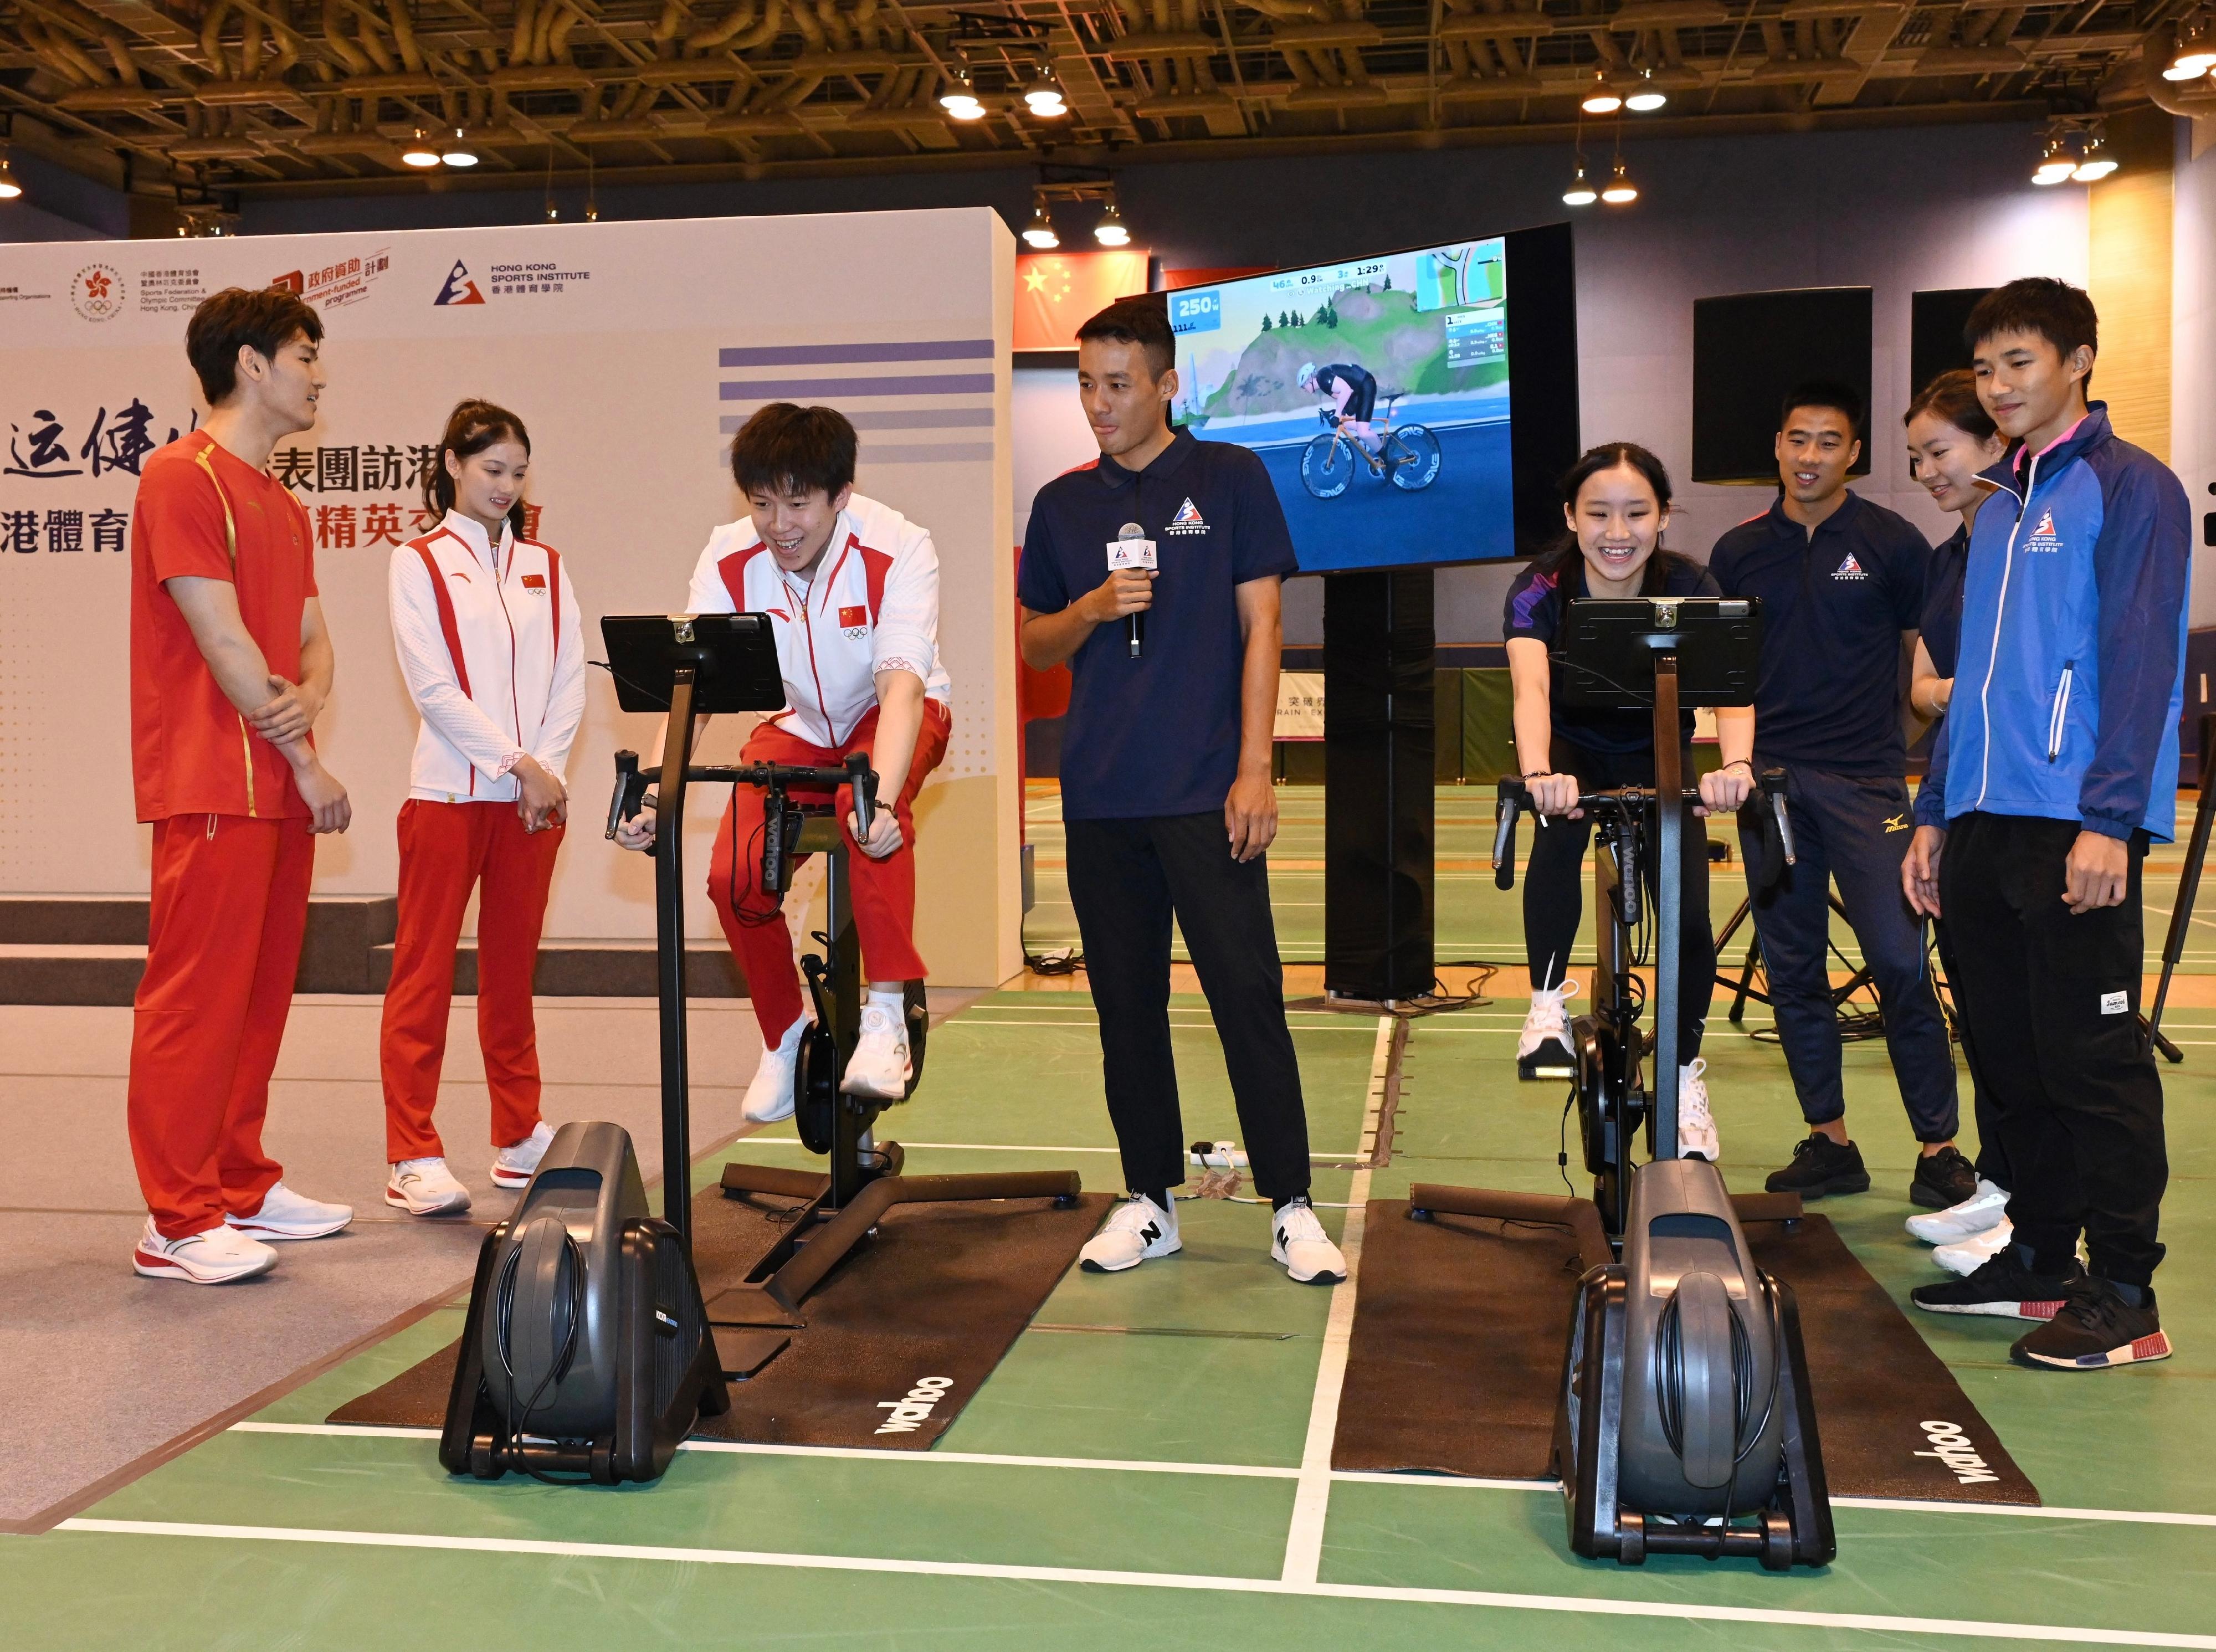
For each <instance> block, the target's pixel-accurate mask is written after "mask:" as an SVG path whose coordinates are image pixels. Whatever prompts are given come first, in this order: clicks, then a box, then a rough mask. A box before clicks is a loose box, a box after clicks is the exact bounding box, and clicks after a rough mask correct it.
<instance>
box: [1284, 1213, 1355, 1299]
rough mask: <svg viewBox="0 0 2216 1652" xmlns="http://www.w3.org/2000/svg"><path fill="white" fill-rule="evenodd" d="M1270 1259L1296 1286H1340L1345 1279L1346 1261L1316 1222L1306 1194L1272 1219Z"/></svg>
mask: <svg viewBox="0 0 2216 1652" xmlns="http://www.w3.org/2000/svg"><path fill="white" fill-rule="evenodd" d="M1270 1260H1271V1261H1273V1262H1277V1263H1278V1264H1280V1265H1281V1266H1282V1267H1283V1268H1284V1270H1285V1272H1286V1273H1290V1274H1291V1275H1292V1277H1293V1281H1294V1283H1295V1284H1296V1285H1337V1284H1339V1283H1340V1282H1341V1281H1342V1280H1344V1279H1345V1278H1346V1258H1345V1257H1344V1256H1342V1255H1340V1254H1339V1247H1338V1246H1337V1245H1334V1244H1333V1243H1332V1242H1331V1236H1330V1235H1328V1234H1327V1233H1326V1232H1325V1231H1324V1230H1323V1224H1322V1223H1320V1222H1319V1221H1317V1220H1316V1213H1315V1207H1314V1205H1310V1204H1309V1203H1308V1195H1307V1194H1306V1193H1302V1195H1301V1196H1300V1197H1299V1198H1297V1199H1294V1200H1293V1202H1292V1203H1291V1204H1290V1205H1286V1206H1285V1208H1284V1209H1283V1210H1281V1211H1277V1212H1276V1213H1275V1214H1274V1215H1273V1216H1272V1217H1271V1220H1270Z"/></svg>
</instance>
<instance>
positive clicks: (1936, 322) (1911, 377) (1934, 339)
mask: <svg viewBox="0 0 2216 1652" xmlns="http://www.w3.org/2000/svg"><path fill="white" fill-rule="evenodd" d="M1991 291H1992V288H1991V287H1940V288H1938V289H1936V291H1933V292H1930V293H1917V294H1915V295H1914V296H1913V297H1912V298H1911V299H1909V301H1908V389H1909V393H1910V394H1911V395H1913V394H1915V392H1916V391H1919V390H1922V389H1923V388H1924V385H1928V384H1930V382H1931V381H1932V380H1933V379H1936V378H1937V377H1938V376H1939V375H1940V374H1941V373H1948V372H1951V371H1952V370H1953V369H1954V368H1956V367H1968V366H1969V365H1970V347H1969V346H1968V345H1967V344H1965V343H1964V342H1962V329H1963V328H1964V327H1966V326H1967V325H1968V324H1969V320H1970V311H1973V310H1974V309H1976V308H1977V307H1978V300H1979V299H1982V298H1984V297H1985V294H1986V293H1990V292H1991Z"/></svg>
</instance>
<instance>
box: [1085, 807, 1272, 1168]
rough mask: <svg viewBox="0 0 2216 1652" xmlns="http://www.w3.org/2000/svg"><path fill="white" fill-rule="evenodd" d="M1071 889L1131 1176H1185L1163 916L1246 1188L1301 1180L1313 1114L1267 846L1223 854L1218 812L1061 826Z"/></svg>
mask: <svg viewBox="0 0 2216 1652" xmlns="http://www.w3.org/2000/svg"><path fill="white" fill-rule="evenodd" d="M1068 841H1069V899H1070V904H1071V905H1073V906H1074V907H1075V908H1076V909H1077V927H1078V931H1079V933H1080V935H1081V936H1082V937H1083V940H1084V945H1085V972H1086V977H1087V978H1088V979H1089V980H1090V982H1091V983H1092V986H1093V1007H1094V1008H1096V1009H1097V1010H1099V1014H1100V1070H1101V1075H1102V1076H1103V1078H1104V1079H1105V1081H1106V1085H1107V1091H1108V1117H1109V1119H1110V1121H1111V1123H1112V1124H1113V1125H1115V1127H1116V1140H1117V1144H1118V1145H1119V1146H1120V1147H1121V1148H1122V1150H1123V1185H1124V1186H1125V1187H1131V1188H1138V1189H1145V1188H1150V1187H1176V1186H1178V1185H1179V1183H1180V1182H1182V1181H1184V1180H1185V1149H1186V1143H1185V1128H1184V1123H1183V1120H1182V1119H1181V1118H1180V1116H1179V1110H1178V1087H1177V1063H1176V1062H1175V1060H1174V1058H1173V1057H1172V1054H1171V1050H1170V1017H1169V1000H1170V919H1171V915H1172V914H1173V913H1174V914H1175V915H1176V919H1177V925H1178V928H1179V929H1180V930H1181V931H1183V932H1184V934H1185V949H1186V951H1187V952H1190V953H1191V956H1192V964H1193V969H1194V970H1195V971H1196V972H1197V974H1198V975H1199V977H1200V988H1201V990H1202V991H1203V993H1205V994H1206V995H1207V996H1208V1008H1209V1012H1210V1015H1211V1016H1212V1017H1213V1018H1214V1020H1215V1022H1216V1037H1217V1038H1218V1039H1220V1040H1222V1045H1223V1060H1224V1064H1225V1066H1227V1067H1228V1069H1230V1073H1231V1093H1232V1096H1233V1098H1234V1100H1235V1101H1236V1102H1237V1104H1238V1107H1239V1129H1240V1135H1241V1136H1242V1137H1244V1138H1245V1143H1244V1144H1245V1146H1246V1153H1247V1157H1248V1162H1250V1163H1251V1164H1252V1165H1253V1171H1254V1188H1255V1191H1256V1192H1257V1193H1260V1194H1261V1195H1262V1196H1263V1197H1265V1198H1266V1199H1288V1198H1290V1197H1291V1196H1293V1195H1294V1194H1296V1193H1306V1192H1307V1191H1308V1113H1307V1111H1306V1108H1305V1106H1304V1105H1303V1103H1302V1098H1301V1073H1300V1068H1299V1066H1298V1065H1297V1064H1296V1063H1295V1061H1294V1059H1293V1035H1292V1033H1291V1032H1290V1030H1289V1029H1288V1028H1287V1026H1286V1025H1285V996H1284V971H1283V968H1282V967H1281V966H1280V965H1279V964H1278V961H1277V925H1276V923H1275V922H1274V921H1273V920H1272V919H1271V915H1270V874H1269V871H1268V866H1267V857H1266V856H1259V855H1258V856H1257V857H1255V859H1253V860H1249V861H1247V862H1246V863H1245V864H1244V865H1241V864H1240V862H1238V861H1236V860H1233V859H1232V858H1231V847H1230V844H1229V842H1228V840H1227V838H1226V836H1225V833H1224V826H1223V811H1222V810H1213V811H1210V812H1209V813H1207V814H1204V815H1166V816H1159V817H1154V818H1151V819H1144V820H1073V821H1071V822H1070V823H1068Z"/></svg>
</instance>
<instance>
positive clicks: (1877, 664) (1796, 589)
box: [1708, 383, 1977, 1210]
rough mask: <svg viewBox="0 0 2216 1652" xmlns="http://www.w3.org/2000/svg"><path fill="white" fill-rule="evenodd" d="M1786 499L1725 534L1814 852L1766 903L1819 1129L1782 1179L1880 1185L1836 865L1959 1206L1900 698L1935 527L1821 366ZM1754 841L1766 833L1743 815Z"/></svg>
mask: <svg viewBox="0 0 2216 1652" xmlns="http://www.w3.org/2000/svg"><path fill="white" fill-rule="evenodd" d="M1780 411H1781V416H1780V418H1779V420H1778V429H1777V441H1776V452H1777V472H1778V481H1779V484H1780V485H1779V490H1778V495H1777V500H1776V503H1775V504H1773V505H1771V506H1770V509H1769V510H1768V511H1766V512H1764V514H1763V515H1760V516H1757V517H1756V518H1755V519H1754V520H1753V521H1747V522H1742V523H1740V524H1739V526H1738V527H1734V528H1733V529H1732V530H1731V531H1730V532H1729V533H1726V534H1725V535H1724V536H1723V538H1721V539H1719V540H1717V541H1716V547H1715V549H1714V552H1711V553H1710V555H1709V558H1708V571H1709V573H1711V574H1712V575H1714V577H1715V582H1716V584H1717V585H1718V587H1719V588H1720V589H1721V590H1722V591H1723V594H1724V595H1726V596H1751V597H1758V598H1760V599H1761V601H1762V613H1763V627H1762V663H1761V668H1760V675H1759V677H1758V678H1757V681H1756V685H1755V691H1754V755H1755V762H1756V764H1757V767H1769V766H1770V765H1772V764H1776V765H1781V766H1782V767H1784V768H1785V769H1786V771H1787V773H1788V777H1789V790H1788V799H1787V800H1788V806H1789V807H1790V808H1791V810H1792V812H1793V834H1794V839H1795V841H1796V846H1797V848H1798V852H1799V853H1798V859H1797V860H1796V863H1795V864H1794V865H1793V866H1789V867H1788V868H1786V869H1785V871H1784V872H1783V874H1782V876H1781V877H1780V878H1779V879H1778V881H1777V883H1776V886H1775V887H1774V888H1772V889H1771V890H1770V891H1768V892H1767V893H1766V894H1764V895H1761V896H1757V897H1756V900H1755V903H1754V927H1755V933H1756V934H1757V935H1759V936H1760V937H1761V940H1762V958H1763V965H1764V969H1765V970H1766V971H1767V972H1768V974H1769V977H1770V1007H1771V1008H1772V1009H1773V1010H1774V1011H1775V1012H1776V1017H1777V1041H1778V1043H1779V1044H1781V1045H1783V1046H1784V1050H1785V1064H1786V1066H1787V1068H1788V1069H1790V1071H1791V1072H1792V1075H1793V1088H1794V1091H1795V1092H1796V1093H1797V1094H1798V1095H1799V1097H1800V1113H1801V1117H1802V1118H1803V1119H1806V1120H1807V1125H1808V1135H1807V1138H1806V1139H1805V1140H1803V1141H1802V1142H1801V1143H1800V1145H1799V1146H1798V1147H1796V1148H1794V1150H1793V1162H1792V1163H1790V1164H1789V1165H1787V1166H1786V1167H1785V1168H1783V1169H1781V1170H1778V1171H1776V1173H1774V1174H1772V1175H1771V1176H1770V1179H1769V1183H1768V1186H1769V1187H1770V1191H1771V1192H1772V1193H1799V1194H1800V1195H1801V1196H1802V1197H1804V1198H1808V1199H1819V1198H1821V1197H1823V1196H1824V1195H1825V1194H1827V1193H1862V1192H1866V1191H1867V1190H1868V1187H1869V1185H1870V1179H1869V1171H1868V1168H1867V1167H1866V1166H1865V1165H1864V1164H1863V1162H1862V1150H1861V1149H1860V1148H1859V1147H1858V1146H1856V1143H1854V1141H1853V1140H1852V1139H1851V1138H1850V1137H1849V1136H1848V1134H1847V1121H1846V1111H1847V1098H1846V1091H1845V1088H1844V1083H1843V1082H1842V1077H1841V1063H1840V1039H1839V1026H1838V1019H1837V1015H1836V1014H1834V1012H1833V1010H1832V1008H1831V977H1830V974H1829V971H1827V969H1826V966H1825V963H1826V952H1827V949H1828V946H1829V944H1830V937H1831V882H1832V880H1833V879H1834V878H1836V879H1837V881H1838V886H1839V903H1840V904H1841V905H1842V906H1843V907H1844V908H1845V909H1846V914H1847V922H1848V923H1849V924H1850V926H1852V928H1853V929H1854V932H1855V939H1856V940H1858V941H1860V942H1861V943H1862V959H1863V961H1864V962H1865V963H1867V964H1868V966H1869V968H1870V971H1871V972H1872V974H1873V975H1874V977H1875V978H1876V982H1877V991H1878V1000H1879V1002H1880V1004H1881V1007H1882V1008H1883V1010H1884V1014H1885V1042H1886V1050H1887V1053H1888V1054H1889V1055H1890V1056H1891V1057H1893V1077H1894V1079H1895V1080H1896V1081H1897V1082H1899V1086H1900V1098H1901V1100H1902V1102H1903V1104H1904V1105H1905V1106H1906V1108H1907V1110H1908V1119H1909V1124H1910V1125H1911V1127H1912V1128H1913V1129H1914V1131H1915V1132H1916V1139H1917V1143H1919V1148H1918V1156H1917V1162H1916V1173H1915V1174H1914V1176H1913V1177H1912V1178H1911V1180H1910V1182H1909V1187H1908V1193H1909V1197H1910V1199H1911V1200H1913V1201H1914V1202H1915V1203H1916V1204H1918V1205H1924V1206H1926V1207H1928V1208H1930V1209H1932V1210H1942V1209H1944V1208H1945V1207H1947V1206H1948V1205H1954V1204H1957V1203H1959V1202H1960V1201H1961V1200H1962V1199H1967V1198H1968V1197H1969V1196H1970V1195H1971V1194H1972V1193H1974V1192H1975V1191H1976V1190H1977V1172H1976V1171H1975V1170H1974V1169H1973V1168H1972V1166H1971V1164H1970V1162H1969V1160H1968V1159H1967V1158H1965V1157H1964V1156H1962V1154H1961V1151H1960V1150H1958V1149H1956V1147H1955V1145H1954V1131H1955V1128H1956V1100H1955V1091H1954V1051H1952V1050H1951V1049H1950V1048H1949V1047H1948V1042H1947V1024H1946V1021H1945V1020H1943V1019H1942V1016H1941V1014H1940V1012H1939V1000H1938V996H1937V995H1936V993H1935V992H1934V991H1933V990H1932V985H1931V976H1930V971H1929V970H1928V969H1926V968H1925V966H1924V928H1923V924H1922V922H1921V921H1920V920H1919V919H1918V918H1917V915H1915V914H1914V913H1913V912H1911V910H1910V909H1909V905H1908V901H1907V898H1906V897H1905V896H1904V895H1903V894H1902V893H1901V888H1900V863H1901V860H1902V859H1903V857H1904V856H1905V854H1907V851H1908V845H1909V840H1910V838H1911V835H1912V834H1913V831H1914V829H1915V822H1914V820H1913V819H1912V818H1911V815H1910V812H1909V800H1908V782H1907V771H1908V752H1907V746H1906V743H1905V740H1904V739H1903V737H1902V733H1901V718H1900V634H1901V632H1904V631H1911V630H1913V629H1915V627H1916V626H1917V624H1918V623H1919V621H1920V620H1921V619H1922V616H1923V610H1924V576H1925V572H1926V570H1927V568H1928V566H1929V564H1930V546H1927V545H1926V544H1925V543H1924V536H1923V535H1922V534H1921V533H1917V531H1916V529H1915V528H1914V527H1911V526H1910V525H1909V523H1908V522H1906V521H1904V520H1903V519H1902V518H1900V517H1899V516H1896V515H1893V513H1892V512H1891V511H1889V510H1887V509H1884V508H1883V507H1881V506H1879V505H1874V504H1872V503H1870V502H1869V501H1868V500H1867V499H1864V498H1862V497H1861V496H1858V495H1856V494H1855V493H1854V492H1853V491H1851V490H1850V489H1849V488H1848V486H1847V472H1848V471H1849V470H1850V468H1852V466H1853V465H1854V462H1855V460H1856V458H1857V457H1858V456H1859V455H1860V454H1861V453H1862V441H1861V440H1860V438H1859V436H1858V435H1856V431H1857V428H1858V427H1859V426H1860V424H1861V422H1862V398H1861V397H1860V396H1858V395H1856V393H1855V391H1852V390H1850V389H1849V388H1848V387H1846V386H1845V385H1836V384H1821V383H1817V384H1807V385H1799V386H1796V387H1795V388H1794V391H1792V392H1791V394H1789V395H1788V397H1787V398H1785V404H1784V406H1783V408H1782V410H1780ZM1742 835H1743V837H1744V838H1745V840H1746V851H1747V854H1748V855H1749V857H1750V858H1751V857H1752V856H1753V855H1755V854H1757V853H1758V851H1757V849H1756V848H1755V846H1754V841H1753V834H1751V833H1744V834H1742Z"/></svg>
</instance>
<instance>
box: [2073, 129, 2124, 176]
mask: <svg viewBox="0 0 2216 1652" xmlns="http://www.w3.org/2000/svg"><path fill="white" fill-rule="evenodd" d="M2114 170H2116V163H2115V162H2114V159H2112V158H2111V157H2109V156H2108V155H2107V154H2105V153H2104V152H2102V143H2101V140H2100V139H2098V138H2089V139H2086V140H2085V158H2084V159H2083V160H2082V161H2080V162H2078V163H2077V165H2076V166H2074V167H2072V168H2071V170H2070V177H2071V182H2074V183H2098V182H2100V181H2101V180H2102V178H2105V177H2107V176H2108V174H2109V173H2111V172H2113V171H2114Z"/></svg>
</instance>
